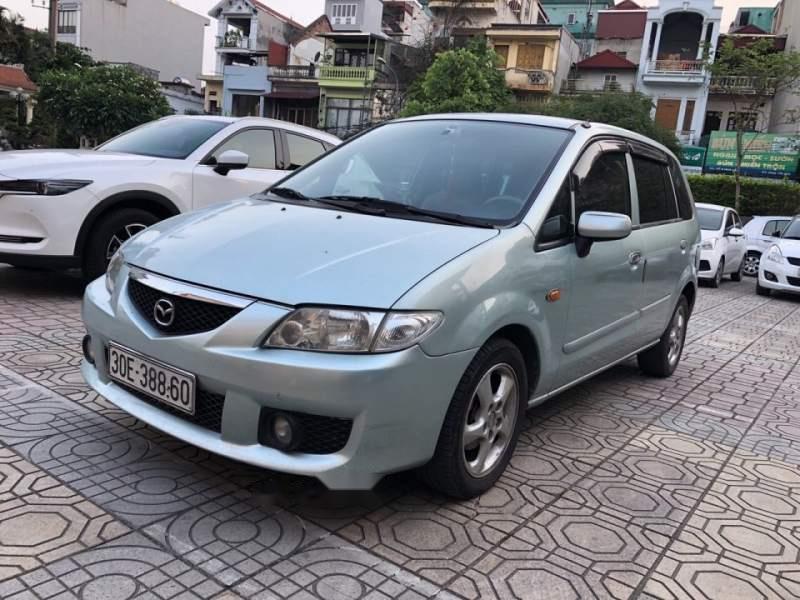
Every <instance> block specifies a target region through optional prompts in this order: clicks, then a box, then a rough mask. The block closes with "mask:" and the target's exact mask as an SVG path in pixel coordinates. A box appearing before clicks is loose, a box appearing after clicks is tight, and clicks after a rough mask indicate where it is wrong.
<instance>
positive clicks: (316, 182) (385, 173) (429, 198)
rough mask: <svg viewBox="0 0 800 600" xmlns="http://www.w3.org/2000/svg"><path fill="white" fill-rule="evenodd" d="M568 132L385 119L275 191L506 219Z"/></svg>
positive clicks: (520, 208) (496, 221) (494, 124)
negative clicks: (385, 123)
mask: <svg viewBox="0 0 800 600" xmlns="http://www.w3.org/2000/svg"><path fill="white" fill-rule="evenodd" d="M571 135H572V132H571V131H569V130H564V129H555V128H551V127H540V126H532V125H522V124H512V123H501V122H492V121H470V120H445V119H441V120H435V121H434V120H431V121H411V122H408V121H406V122H398V123H390V124H388V125H384V126H381V127H378V128H376V129H375V130H373V131H371V132H369V133H366V134H364V135H363V136H361V137H359V138H356V139H354V140H353V141H351V142H349V143H347V144H345V145H343V146H340V147H339V148H338V149H336V150H334V151H333V152H331V153H330V154H328V155H327V156H325V157H324V158H322V159H321V160H319V161H317V162H316V163H314V164H312V165H310V166H309V167H307V168H305V169H303V170H302V171H299V172H297V173H296V174H295V175H293V176H291V177H289V178H288V179H284V180H283V181H282V182H281V187H280V188H278V189H277V190H276V192H277V191H281V189H282V190H283V193H284V194H285V190H286V188H289V189H290V190H291V191H292V192H299V193H300V194H302V196H304V197H308V198H312V199H314V198H335V199H339V200H342V199H346V198H352V199H356V200H359V201H361V202H362V205H363V206H370V205H372V206H374V207H375V208H378V207H379V206H380V208H381V210H386V211H391V206H390V205H388V204H387V203H397V204H399V205H404V207H406V209H408V208H409V207H410V208H412V209H414V212H413V214H414V215H415V216H418V215H419V214H421V212H422V211H429V212H431V213H435V214H440V215H451V216H457V217H460V218H466V219H473V220H481V221H482V222H486V223H493V224H507V223H510V222H512V221H513V220H515V219H516V218H517V217H518V216H519V215H520V214H521V213H522V212H523V210H524V209H525V208H526V206H527V202H528V199H529V198H530V196H531V193H533V192H534V191H535V190H536V189H537V187H538V186H539V184H540V183H541V182H542V181H543V179H544V177H545V176H546V174H547V172H548V170H549V168H550V166H551V165H552V163H553V161H554V160H555V159H556V158H557V157H558V156H559V155H560V153H561V149H562V147H563V145H564V143H565V142H566V141H567V140H568V139H569V137H570V136H571ZM376 214H377V212H376ZM386 214H387V215H388V214H391V212H387V213H386ZM408 214H409V211H408V210H406V211H405V216H408Z"/></svg>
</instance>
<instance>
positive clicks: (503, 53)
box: [494, 46, 508, 67]
mask: <svg viewBox="0 0 800 600" xmlns="http://www.w3.org/2000/svg"><path fill="white" fill-rule="evenodd" d="M494 51H495V52H496V53H497V56H499V57H500V60H499V61H498V64H499V66H501V67H507V66H508V46H495V47H494Z"/></svg>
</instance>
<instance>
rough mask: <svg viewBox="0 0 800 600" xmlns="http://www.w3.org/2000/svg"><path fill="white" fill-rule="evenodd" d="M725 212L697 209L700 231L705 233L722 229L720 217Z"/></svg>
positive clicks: (703, 208) (713, 209) (699, 207)
mask: <svg viewBox="0 0 800 600" xmlns="http://www.w3.org/2000/svg"><path fill="white" fill-rule="evenodd" d="M724 216H725V211H722V210H717V209H715V208H705V207H701V206H698V207H697V220H698V221H699V222H700V229H705V230H706V231H717V230H718V229H720V228H721V227H722V217H724Z"/></svg>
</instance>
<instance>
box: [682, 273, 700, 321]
mask: <svg viewBox="0 0 800 600" xmlns="http://www.w3.org/2000/svg"><path fill="white" fill-rule="evenodd" d="M681 296H686V300H687V301H688V302H689V314H692V313H693V312H694V302H695V300H696V299H697V286H695V284H694V282H692V281H690V282H689V283H687V284H686V285H685V286H683V289H682V290H681Z"/></svg>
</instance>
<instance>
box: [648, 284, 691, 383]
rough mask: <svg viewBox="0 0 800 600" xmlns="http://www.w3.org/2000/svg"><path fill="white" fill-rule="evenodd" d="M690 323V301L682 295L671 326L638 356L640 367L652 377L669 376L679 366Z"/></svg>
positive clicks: (670, 323)
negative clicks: (656, 341) (653, 344)
mask: <svg viewBox="0 0 800 600" xmlns="http://www.w3.org/2000/svg"><path fill="white" fill-rule="evenodd" d="M688 324H689V301H688V300H687V299H686V296H683V295H682V296H681V299H680V300H679V301H678V306H676V307H675V312H674V313H672V319H671V320H670V322H669V326H668V327H667V330H666V331H665V332H664V334H663V335H662V336H661V339H660V340H659V341H658V344H656V345H655V346H653V347H652V348H649V349H648V350H645V351H644V352H641V353H639V355H638V356H637V357H636V358H637V361H638V362H639V368H640V369H641V370H642V371H643V372H644V373H645V374H647V375H651V376H652V377H669V376H670V375H672V374H673V373H674V372H675V369H676V368H678V363H680V361H681V355H682V354H683V346H684V344H685V343H686V327H687V325H688Z"/></svg>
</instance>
